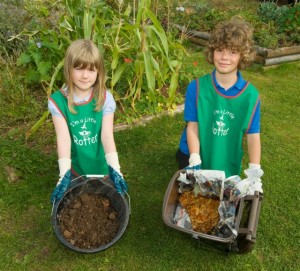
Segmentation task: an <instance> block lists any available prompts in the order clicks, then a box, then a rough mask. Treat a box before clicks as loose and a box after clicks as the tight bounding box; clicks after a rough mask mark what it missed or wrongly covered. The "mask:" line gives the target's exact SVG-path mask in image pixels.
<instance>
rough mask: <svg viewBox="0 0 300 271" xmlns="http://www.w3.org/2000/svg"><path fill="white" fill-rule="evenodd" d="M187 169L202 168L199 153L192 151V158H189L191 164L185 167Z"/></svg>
mask: <svg viewBox="0 0 300 271" xmlns="http://www.w3.org/2000/svg"><path fill="white" fill-rule="evenodd" d="M185 169H190V170H199V169H201V158H200V155H199V154H198V153H195V152H194V153H191V155H190V159H189V165H188V166H187V167H185Z"/></svg>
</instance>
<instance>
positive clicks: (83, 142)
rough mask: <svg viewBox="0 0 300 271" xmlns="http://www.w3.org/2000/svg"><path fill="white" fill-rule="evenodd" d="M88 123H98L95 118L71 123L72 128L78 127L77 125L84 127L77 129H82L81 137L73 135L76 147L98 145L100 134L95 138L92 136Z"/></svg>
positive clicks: (80, 131) (79, 132)
mask: <svg viewBox="0 0 300 271" xmlns="http://www.w3.org/2000/svg"><path fill="white" fill-rule="evenodd" d="M87 123H94V124H95V123H96V120H95V119H93V118H85V119H81V120H80V121H74V122H72V123H71V126H73V127H76V126H77V125H82V124H83V125H82V126H80V127H76V128H77V129H78V128H80V130H79V131H78V134H79V137H77V136H76V135H74V134H73V141H74V143H75V144H76V145H79V146H89V145H91V144H96V143H97V141H98V140H97V139H98V134H95V136H91V133H92V132H91V131H89V130H88V128H87V126H86V124H87Z"/></svg>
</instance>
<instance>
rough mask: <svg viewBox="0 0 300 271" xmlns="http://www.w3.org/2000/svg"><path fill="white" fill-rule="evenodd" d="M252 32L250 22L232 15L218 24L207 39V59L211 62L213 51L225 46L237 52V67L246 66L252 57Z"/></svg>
mask: <svg viewBox="0 0 300 271" xmlns="http://www.w3.org/2000/svg"><path fill="white" fill-rule="evenodd" d="M252 33H253V29H252V27H251V26H250V24H249V23H247V22H246V21H244V20H242V19H241V18H240V17H233V18H232V19H231V20H229V21H225V22H222V23H220V24H218V25H217V27H216V28H215V30H214V31H213V33H212V34H211V36H210V38H209V41H208V46H207V49H206V58H207V61H208V62H209V63H210V64H213V63H214V61H213V58H214V51H215V50H216V49H221V50H222V49H224V48H226V49H229V50H232V51H236V52H239V53H240V54H241V59H240V62H239V65H238V69H244V68H246V67H247V66H249V65H250V64H251V63H252V61H253V59H254V48H253V40H252Z"/></svg>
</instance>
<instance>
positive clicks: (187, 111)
mask: <svg viewBox="0 0 300 271" xmlns="http://www.w3.org/2000/svg"><path fill="white" fill-rule="evenodd" d="M184 120H185V121H186V122H188V121H193V122H197V121H198V115H197V83H196V80H193V81H192V82H191V83H190V84H189V85H188V87H187V91H186V94H185V104H184Z"/></svg>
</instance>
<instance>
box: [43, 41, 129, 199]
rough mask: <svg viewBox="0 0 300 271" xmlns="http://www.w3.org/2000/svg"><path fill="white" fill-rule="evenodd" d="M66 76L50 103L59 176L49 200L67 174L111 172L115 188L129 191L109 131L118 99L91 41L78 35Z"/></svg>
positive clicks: (57, 196)
mask: <svg viewBox="0 0 300 271" xmlns="http://www.w3.org/2000/svg"><path fill="white" fill-rule="evenodd" d="M64 76H65V85H64V87H63V88H62V89H61V90H59V91H56V92H55V93H53V94H52V95H51V96H50V98H49V103H48V108H49V111H50V112H51V114H52V119H53V123H54V127H55V131H56V136H57V152H58V165H59V177H60V178H59V181H58V183H57V186H56V188H55V190H54V191H53V193H52V195H51V202H53V201H54V200H59V199H60V198H61V197H62V196H63V194H64V192H65V191H66V189H67V188H68V186H69V184H70V181H71V175H75V176H80V175H86V174H101V175H107V174H108V173H109V175H110V178H111V179H112V181H113V182H114V184H115V186H116V189H117V190H118V192H120V193H124V192H127V184H126V182H125V180H124V179H123V177H122V174H121V171H120V164H119V159H118V153H117V150H116V146H115V141H114V135H113V120H114V111H115V108H116V104H115V101H114V99H113V96H112V94H111V93H110V92H109V91H107V90H105V69H104V61H103V57H102V55H101V54H100V52H99V50H98V48H97V47H96V45H95V44H94V43H93V42H92V41H90V40H83V39H82V40H77V41H75V42H73V43H72V44H71V45H70V46H69V48H68V49H67V51H66V54H65V60H64ZM71 172H72V174H71Z"/></svg>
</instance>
